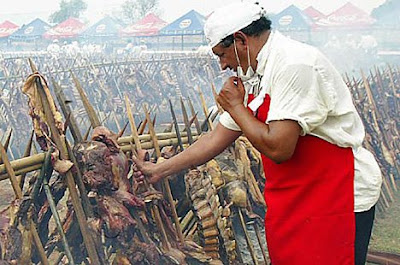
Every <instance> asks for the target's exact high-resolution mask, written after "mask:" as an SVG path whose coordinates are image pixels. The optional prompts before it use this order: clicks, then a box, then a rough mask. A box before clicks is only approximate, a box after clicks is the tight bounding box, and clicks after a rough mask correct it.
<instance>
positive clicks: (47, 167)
mask: <svg viewBox="0 0 400 265" xmlns="http://www.w3.org/2000/svg"><path fill="white" fill-rule="evenodd" d="M50 160H51V151H48V152H47V154H46V157H45V161H44V163H43V167H42V171H44V177H43V188H44V192H45V193H46V197H47V201H48V202H49V206H50V210H51V212H52V214H53V217H54V221H55V223H56V227H57V230H58V233H60V236H61V242H62V245H63V247H64V251H65V255H66V256H67V258H68V261H69V264H71V265H75V262H74V258H73V257H72V253H71V251H70V248H69V244H68V241H67V238H66V237H65V233H64V230H63V227H62V224H61V219H60V216H59V215H58V212H57V206H56V203H55V201H54V199H53V195H52V194H51V190H50V186H49V183H48V180H47V178H50V176H51V174H52V171H53V168H52V167H51V161H50Z"/></svg>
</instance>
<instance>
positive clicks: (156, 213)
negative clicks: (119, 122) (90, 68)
mask: <svg viewBox="0 0 400 265" xmlns="http://www.w3.org/2000/svg"><path fill="white" fill-rule="evenodd" d="M125 106H126V111H127V114H128V119H129V123H130V125H131V133H132V138H133V140H134V142H135V147H136V151H139V150H141V149H142V146H141V144H140V141H139V135H138V133H137V128H136V124H135V120H134V118H133V114H132V109H131V105H130V102H129V98H128V96H127V95H125ZM132 151H134V149H133V146H132ZM145 186H146V189H147V190H148V189H149V187H148V183H147V182H145ZM152 212H153V214H154V218H155V219H157V220H156V224H162V221H161V216H160V212H159V210H158V208H157V206H156V205H154V204H153V206H152ZM133 217H134V218H135V220H136V222H137V223H138V226H139V230H140V233H141V234H142V236H143V238H144V240H145V242H147V243H150V242H151V239H150V237H149V235H148V234H147V231H146V230H145V228H144V226H143V223H142V221H141V219H140V217H139V216H137V215H136V214H134V215H133ZM159 228H160V231H161V234H162V236H163V237H164V236H165V240H164V239H163V240H164V241H163V242H164V244H165V246H166V248H167V249H168V248H169V244H168V240H167V235H166V233H165V229H164V227H163V226H161V227H159Z"/></svg>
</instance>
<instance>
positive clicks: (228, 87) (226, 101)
mask: <svg viewBox="0 0 400 265" xmlns="http://www.w3.org/2000/svg"><path fill="white" fill-rule="evenodd" d="M244 94H245V90H244V86H243V82H242V80H241V79H240V78H238V77H236V76H232V77H230V78H229V79H228V80H226V82H225V84H224V86H223V87H222V89H221V91H220V92H219V95H218V97H217V101H218V103H219V104H220V105H221V107H222V108H223V109H224V110H226V111H227V112H229V113H231V111H232V110H233V109H234V108H235V107H237V106H243V100H244Z"/></svg>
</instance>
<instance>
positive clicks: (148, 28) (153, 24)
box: [120, 13, 168, 37]
mask: <svg viewBox="0 0 400 265" xmlns="http://www.w3.org/2000/svg"><path fill="white" fill-rule="evenodd" d="M167 24H168V23H167V22H165V21H164V20H162V19H161V18H159V17H157V16H156V15H154V14H153V13H150V14H148V15H147V16H145V17H144V18H142V19H141V20H139V21H138V22H136V23H135V24H133V25H130V26H127V27H126V28H124V29H122V30H121V31H120V35H121V36H123V37H133V36H154V35H157V34H158V32H159V31H160V29H161V28H163V27H164V26H166V25H167Z"/></svg>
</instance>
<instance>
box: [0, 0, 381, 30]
mask: <svg viewBox="0 0 400 265" xmlns="http://www.w3.org/2000/svg"><path fill="white" fill-rule="evenodd" d="M124 1H125V0H85V2H87V3H88V12H86V13H85V18H86V19H87V20H88V21H89V22H91V23H94V22H96V21H97V20H98V19H100V18H101V17H102V16H104V15H105V14H110V13H112V12H118V10H120V7H121V4H122V3H123V2H124ZM232 1H239V0H159V3H160V10H161V18H163V19H164V20H166V21H167V22H172V21H173V20H175V19H176V18H178V17H179V16H181V15H183V14H185V13H186V12H188V11H190V10H192V9H195V10H196V11H198V12H200V13H201V14H203V15H207V14H209V13H210V12H211V11H212V10H213V9H214V8H216V7H219V6H222V5H224V4H227V3H229V2H232ZM258 1H259V2H260V3H261V4H262V5H263V6H264V7H265V8H266V10H267V12H268V13H270V12H272V13H277V12H279V11H281V10H283V9H284V8H286V7H287V6H289V5H291V4H295V5H296V6H298V7H299V8H301V9H304V8H306V7H308V6H310V5H311V6H313V7H315V8H317V9H318V10H320V11H321V12H323V13H325V14H329V13H330V12H332V11H334V10H335V9H337V8H339V7H341V6H342V5H344V4H345V3H346V2H348V1H347V0H258ZM59 2H60V0H36V1H32V0H0V3H3V4H2V5H1V7H0V23H1V22H2V21H4V20H6V19H8V20H11V21H13V22H14V23H17V24H19V25H21V24H23V23H29V22H30V21H31V20H33V19H34V18H36V17H40V18H42V19H43V20H45V21H47V20H48V17H49V15H50V14H51V13H52V12H54V11H56V10H57V9H58V7H59ZM350 2H352V3H353V4H354V5H356V6H358V7H360V8H361V9H363V10H365V11H366V12H368V13H370V12H371V10H372V9H374V8H375V7H377V6H379V5H380V4H382V3H383V2H385V0H350Z"/></svg>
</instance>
